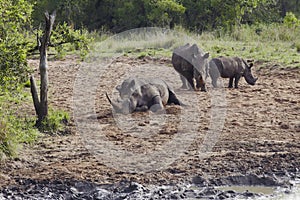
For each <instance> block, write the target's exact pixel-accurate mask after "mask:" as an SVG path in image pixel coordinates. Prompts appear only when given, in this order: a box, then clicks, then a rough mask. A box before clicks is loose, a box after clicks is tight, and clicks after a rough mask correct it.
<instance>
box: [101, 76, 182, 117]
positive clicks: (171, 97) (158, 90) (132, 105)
mask: <svg viewBox="0 0 300 200" xmlns="http://www.w3.org/2000/svg"><path fill="white" fill-rule="evenodd" d="M116 89H117V90H118V91H119V93H120V97H121V100H118V101H117V102H114V101H111V100H110V98H109V97H108V95H107V94H106V97H107V99H108V101H109V102H110V104H111V105H112V106H113V108H114V110H115V111H116V112H117V113H123V114H129V113H132V112H135V111H146V110H149V109H150V110H151V111H153V112H157V111H159V110H162V109H163V108H164V106H165V105H167V104H172V103H173V104H175V105H184V104H183V103H182V102H181V101H180V100H179V99H178V98H177V96H176V94H175V92H174V91H173V89H172V88H171V87H170V86H169V85H168V84H167V83H166V82H165V81H163V80H161V79H158V78H155V79H139V78H129V79H126V80H124V81H123V83H122V84H121V85H120V86H117V88H116Z"/></svg>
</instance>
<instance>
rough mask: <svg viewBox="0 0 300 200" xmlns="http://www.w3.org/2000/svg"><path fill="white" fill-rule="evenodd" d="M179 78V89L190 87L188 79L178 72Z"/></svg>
mask: <svg viewBox="0 0 300 200" xmlns="http://www.w3.org/2000/svg"><path fill="white" fill-rule="evenodd" d="M180 79H181V82H182V86H181V87H180V88H181V89H190V86H189V83H188V81H187V80H186V78H185V77H184V76H182V75H181V74H180Z"/></svg>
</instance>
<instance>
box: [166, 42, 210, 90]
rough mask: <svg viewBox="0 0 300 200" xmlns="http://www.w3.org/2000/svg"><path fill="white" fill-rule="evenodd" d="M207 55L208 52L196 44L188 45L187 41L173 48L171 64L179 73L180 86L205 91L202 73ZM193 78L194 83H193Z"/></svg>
mask: <svg viewBox="0 0 300 200" xmlns="http://www.w3.org/2000/svg"><path fill="white" fill-rule="evenodd" d="M208 57H209V53H204V52H203V51H201V50H200V49H199V48H198V46H197V45H196V44H193V45H190V44H189V43H187V44H186V45H184V46H180V47H178V48H176V49H174V51H173V54H172V64H173V67H174V69H175V70H176V71H177V72H178V73H179V74H180V78H181V81H182V86H181V88H183V89H194V90H199V88H201V91H206V88H205V81H204V80H203V76H202V74H204V73H203V72H204V69H205V65H206V63H207V62H206V61H207V59H208ZM194 80H195V82H196V84H194ZM187 82H188V83H189V84H187Z"/></svg>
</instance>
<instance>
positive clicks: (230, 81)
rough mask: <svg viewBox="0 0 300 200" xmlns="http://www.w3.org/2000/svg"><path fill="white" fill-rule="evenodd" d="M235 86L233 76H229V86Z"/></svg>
mask: <svg viewBox="0 0 300 200" xmlns="http://www.w3.org/2000/svg"><path fill="white" fill-rule="evenodd" d="M232 86H233V78H229V84H228V88H232Z"/></svg>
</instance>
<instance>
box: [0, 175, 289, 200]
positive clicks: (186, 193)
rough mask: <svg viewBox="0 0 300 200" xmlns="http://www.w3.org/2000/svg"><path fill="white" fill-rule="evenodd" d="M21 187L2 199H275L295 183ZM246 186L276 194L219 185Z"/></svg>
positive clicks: (234, 180)
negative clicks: (226, 187) (222, 187)
mask: <svg viewBox="0 0 300 200" xmlns="http://www.w3.org/2000/svg"><path fill="white" fill-rule="evenodd" d="M17 182H18V185H15V186H8V187H5V188H2V189H1V190H0V199H26V200H27V199H28V200H35V199H36V200H38V199H45V200H48V199H49V200H53V199H99V200H121V199H127V200H134V199H153V200H154V199H157V200H160V199H256V198H259V197H262V196H264V197H270V198H271V197H274V196H275V191H276V190H280V191H281V192H285V193H289V192H290V191H291V187H292V186H293V185H292V184H291V183H289V182H288V181H285V180H280V179H279V178H276V177H266V176H257V175H255V174H250V175H247V176H232V177H226V178H222V179H218V180H205V179H203V178H202V177H194V178H193V180H192V182H190V183H184V184H183V183H177V184H176V185H174V184H173V185H142V184H139V183H136V182H129V181H121V182H118V183H115V184H95V183H93V182H87V181H77V180H56V181H54V180H43V181H35V180H31V179H20V180H18V181H17ZM224 184H226V186H228V185H229V186H232V185H243V186H244V187H247V186H252V187H253V186H256V187H264V188H265V187H266V186H267V187H270V188H271V189H272V190H274V192H273V193H272V194H267V195H266V194H265V193H259V192H258V193H257V192H251V191H247V190H246V191H243V192H238V191H235V190H225V191H224V190H222V189H221V188H220V187H216V186H223V185H224Z"/></svg>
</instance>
